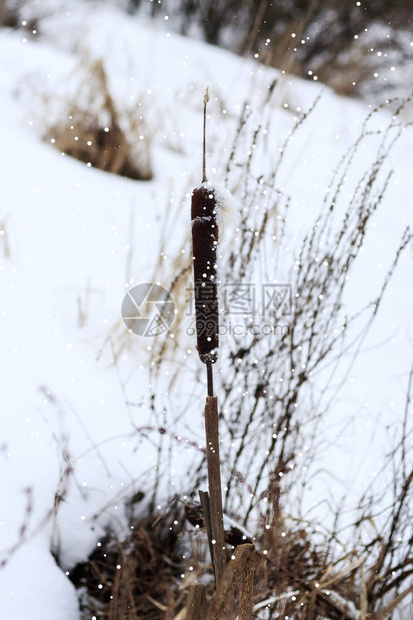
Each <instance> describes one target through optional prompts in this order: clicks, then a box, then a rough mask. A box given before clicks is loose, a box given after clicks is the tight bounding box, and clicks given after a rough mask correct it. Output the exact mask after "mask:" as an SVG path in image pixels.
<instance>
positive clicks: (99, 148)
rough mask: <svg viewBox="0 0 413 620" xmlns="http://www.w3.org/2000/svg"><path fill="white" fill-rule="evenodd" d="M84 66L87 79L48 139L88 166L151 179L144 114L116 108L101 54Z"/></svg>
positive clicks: (48, 131) (68, 104) (67, 105)
mask: <svg viewBox="0 0 413 620" xmlns="http://www.w3.org/2000/svg"><path fill="white" fill-rule="evenodd" d="M81 70H82V72H83V74H84V77H83V80H82V81H81V83H80V85H79V86H78V88H77V90H76V92H75V93H74V95H73V96H72V97H71V99H70V100H69V101H68V102H67V103H66V105H65V107H66V110H65V112H64V114H63V115H62V116H63V118H61V119H60V120H59V121H58V122H57V123H55V124H54V125H53V126H52V127H50V128H49V129H48V130H47V132H46V135H45V136H44V137H45V139H46V140H47V141H48V142H51V143H52V144H53V145H54V146H55V147H56V148H57V149H59V151H61V152H62V153H65V154H67V155H71V156H72V157H75V158H76V159H79V160H80V161H83V162H84V163H86V164H87V165H89V166H94V167H95V168H99V169H100V170H106V171H107V172H113V173H114V174H119V175H121V176H125V177H128V178H130V179H135V180H140V181H147V180H150V179H151V178H152V176H153V175H152V167H151V155H150V137H149V136H148V131H147V128H146V127H145V125H144V120H143V117H142V116H141V115H140V114H139V113H137V112H136V111H133V112H130V111H129V112H126V113H123V114H122V113H121V112H120V111H119V110H118V108H117V105H116V103H115V99H114V97H113V95H112V93H111V90H110V85H109V80H108V76H107V73H106V71H105V67H104V65H103V61H102V59H97V60H90V59H86V61H83V63H82V65H81Z"/></svg>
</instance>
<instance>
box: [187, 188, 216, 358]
mask: <svg viewBox="0 0 413 620" xmlns="http://www.w3.org/2000/svg"><path fill="white" fill-rule="evenodd" d="M217 210H218V200H217V194H216V192H215V190H214V188H213V187H212V186H211V185H210V184H209V183H208V182H206V183H203V184H202V185H201V186H200V187H197V188H196V189H194V191H193V192H192V208H191V218H192V254H193V263H194V289H195V315H196V333H197V342H198V353H199V357H200V358H201V361H202V362H204V363H205V364H206V363H207V362H212V363H214V362H216V360H217V357H218V344H219V341H218V327H219V323H218V287H217V246H218V223H217V222H218V217H217V215H218V214H217Z"/></svg>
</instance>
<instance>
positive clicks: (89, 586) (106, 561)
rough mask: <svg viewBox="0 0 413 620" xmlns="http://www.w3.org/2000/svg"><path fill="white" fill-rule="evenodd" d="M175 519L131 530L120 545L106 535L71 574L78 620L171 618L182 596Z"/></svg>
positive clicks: (145, 523)
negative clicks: (79, 619)
mask: <svg viewBox="0 0 413 620" xmlns="http://www.w3.org/2000/svg"><path fill="white" fill-rule="evenodd" d="M176 517H177V512H176V511H172V512H171V513H170V514H169V516H168V519H163V518H162V519H160V518H154V517H151V518H148V519H146V520H144V521H142V522H141V523H138V524H136V525H135V526H130V531H129V534H128V535H127V536H126V537H125V538H123V539H122V540H120V539H119V538H118V537H117V536H116V535H115V534H114V533H108V534H107V535H106V536H105V537H104V538H103V539H102V540H100V541H99V543H98V546H97V547H96V549H95V550H94V551H93V553H92V554H91V555H90V556H89V558H88V559H87V560H86V561H85V562H82V563H80V564H77V565H76V566H75V567H74V568H73V569H72V570H71V571H70V575H69V578H70V579H71V581H72V583H73V584H74V585H75V586H76V588H77V590H78V593H79V601H80V610H81V614H82V616H81V617H82V618H91V616H95V617H96V618H99V620H101V619H102V620H103V619H105V620H121V619H122V620H124V619H125V618H128V619H130V620H132V619H134V618H142V617H144V618H149V619H151V618H153V619H158V618H163V617H165V616H167V617H173V616H174V610H175V609H176V607H177V606H178V605H179V603H180V602H181V601H182V599H183V596H184V595H183V593H181V592H180V591H179V588H178V580H179V575H180V574H181V573H182V562H183V560H182V555H181V556H180V557H179V556H178V548H179V538H180V534H181V532H182V526H179V525H178V526H176V525H174V521H175V522H177V519H176ZM181 522H182V520H180V523H181Z"/></svg>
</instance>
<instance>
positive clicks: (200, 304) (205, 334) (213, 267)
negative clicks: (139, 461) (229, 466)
mask: <svg viewBox="0 0 413 620" xmlns="http://www.w3.org/2000/svg"><path fill="white" fill-rule="evenodd" d="M208 101H209V96H208V89H207V90H206V93H205V97H204V126H203V157H202V185H200V186H199V187H197V188H196V189H194V191H193V193H192V204H191V218H192V253H193V266H194V286H195V314H196V333H197V348H198V354H199V357H200V359H201V361H202V362H203V363H204V364H205V365H206V370H207V386H208V396H207V399H206V405H205V436H206V446H207V468H208V488H209V496H208V497H205V496H206V495H207V494H206V493H203V494H202V496H201V498H202V499H203V500H204V501H203V502H202V504H203V508H204V512H205V522H206V523H208V525H209V527H208V532H207V535H208V542H209V546H210V550H211V560H212V565H213V568H214V573H215V582H216V586H217V587H218V586H219V583H220V582H221V581H222V578H223V575H224V571H225V566H226V556H225V540H224V518H223V510H222V488H221V471H220V458H219V429H218V401H217V398H216V397H215V396H214V385H213V372H212V365H213V364H214V363H215V362H216V360H217V357H218V345H219V339H218V325H219V323H218V312H219V308H218V289H217V246H218V200H217V194H216V192H215V191H214V189H213V188H212V187H211V185H210V184H209V183H208V180H207V175H206V108H207V103H208ZM208 500H209V501H208Z"/></svg>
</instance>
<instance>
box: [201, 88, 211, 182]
mask: <svg viewBox="0 0 413 620" xmlns="http://www.w3.org/2000/svg"><path fill="white" fill-rule="evenodd" d="M208 88H209V86H207V87H206V91H205V95H204V132H203V133H204V136H203V141H202V144H203V148H202V183H206V181H208V179H207V175H206V154H205V149H206V146H205V141H206V135H205V134H206V109H207V103H208V101H209V93H208Z"/></svg>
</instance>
